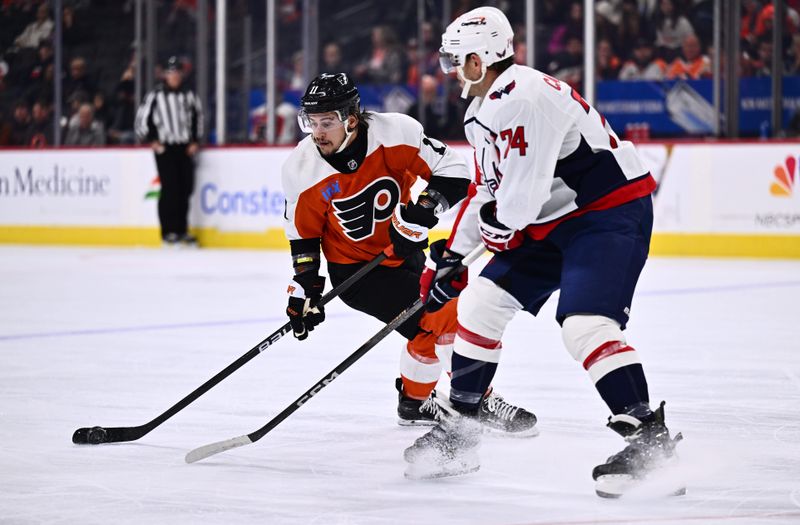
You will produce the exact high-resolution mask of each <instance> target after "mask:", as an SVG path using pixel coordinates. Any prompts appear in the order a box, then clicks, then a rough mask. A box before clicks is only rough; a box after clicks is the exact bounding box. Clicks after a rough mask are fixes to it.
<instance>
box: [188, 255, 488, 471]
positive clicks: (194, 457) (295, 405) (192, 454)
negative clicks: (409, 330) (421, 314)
mask: <svg viewBox="0 0 800 525" xmlns="http://www.w3.org/2000/svg"><path fill="white" fill-rule="evenodd" d="M484 251H486V249H485V248H484V247H483V244H481V245H480V246H478V247H477V248H475V249H474V250H472V251H471V252H470V253H469V254H468V255H467V256H466V257H464V260H463V264H464V266H469V265H470V264H471V263H472V262H473V261H475V260H476V259H478V257H480V256H481V254H483V253H484ZM454 271H458V270H454ZM423 306H424V304H423V303H422V301H420V300H419V299H417V300H416V301H415V302H414V304H412V305H411V306H409V307H407V308H406V309H405V310H403V311H402V312H400V313H399V314H397V317H395V318H394V319H392V320H391V321H390V322H389V324H387V325H386V326H384V327H383V328H381V329H380V330H379V331H378V332H377V333H376V334H375V335H373V336H372V337H371V338H370V339H369V340H368V341H367V342H366V343H364V344H363V345H361V346H360V347H358V349H357V350H356V351H355V352H353V353H352V354H350V355H349V356H347V358H346V359H345V360H344V361H342V362H341V363H339V364H338V365H337V366H336V368H334V369H333V370H331V371H330V372H328V374H326V375H325V377H323V378H322V379H320V380H319V381H318V382H317V383H316V384H314V386H312V387H311V388H309V389H308V390H306V391H305V392H304V393H303V395H301V396H300V397H298V398H297V399H295V400H294V401H293V402H292V404H290V405H289V406H287V407H286V408H284V409H283V411H282V412H281V413H280V414H278V415H277V416H275V417H274V418H272V419H271V420H270V421H269V422H268V423H267V424H266V425H264V426H263V427H261V428H259V429H258V430H256V431H254V432H251V433H249V434H245V435H244V436H238V437H235V438H231V439H226V440H223V441H217V442H216V443H211V444H208V445H203V446H202V447H198V448H196V449H194V450H191V451H189V453H188V454H186V458H185V460H186V463H195V462H197V461H200V460H201V459H205V458H208V457H210V456H213V455H215V454H219V453H220V452H225V451H226V450H231V449H234V448H239V447H243V446H245V445H249V444H251V443H255V442H256V441H258V440H259V439H261V438H262V437H264V436H265V435H267V434H268V433H269V432H270V431H271V430H272V429H273V428H275V427H277V426H278V425H279V424H280V423H281V422H282V421H283V420H284V419H286V418H287V417H289V416H290V415H292V414H293V413H294V412H295V411H296V410H297V409H299V408H300V407H301V406H303V405H304V404H306V402H308V401H309V400H310V399H311V398H312V397H314V396H315V395H317V394H318V393H319V392H320V390H322V389H323V388H325V387H326V386H328V385H329V384H331V383H333V381H334V380H335V379H336V378H337V377H339V376H340V375H342V373H344V371H345V370H347V369H348V368H350V366H352V365H353V364H354V363H355V362H356V361H358V360H359V359H361V358H362V357H363V356H364V354H366V353H367V352H369V351H370V350H371V349H372V348H373V347H375V346H376V345H377V344H378V343H380V342H381V341H382V340H383V339H384V338H385V337H386V336H387V335H389V334H390V333H392V332H393V331H394V330H395V328H397V327H398V326H400V325H401V324H403V323H404V322H405V321H406V320H407V319H408V318H409V317H411V316H412V315H414V314H415V313H416V312H417V311H418V310H419V309H420V308H422V307H423Z"/></svg>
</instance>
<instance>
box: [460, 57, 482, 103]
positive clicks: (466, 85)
mask: <svg viewBox="0 0 800 525" xmlns="http://www.w3.org/2000/svg"><path fill="white" fill-rule="evenodd" d="M456 71H457V72H458V77H459V78H460V79H461V80H463V81H464V88H463V89H462V90H461V98H467V95H468V94H469V88H471V87H472V84H479V83H480V82H481V81H482V80H483V78H484V77H485V76H486V64H484V63H483V62H481V78H479V79H478V80H469V79H467V77H465V76H464V66H458V67H457V68H456Z"/></svg>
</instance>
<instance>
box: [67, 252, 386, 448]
mask: <svg viewBox="0 0 800 525" xmlns="http://www.w3.org/2000/svg"><path fill="white" fill-rule="evenodd" d="M392 253H393V252H392V249H391V246H389V247H387V248H386V249H385V250H384V251H383V252H381V253H380V254H378V255H377V256H376V257H375V258H374V259H372V260H371V261H369V262H368V263H367V264H365V265H364V266H362V267H361V268H359V270H358V271H357V272H356V273H354V274H353V275H351V276H350V277H348V278H347V279H345V280H344V281H343V282H342V283H341V284H339V286H337V287H335V288H334V289H333V290H331V291H330V292H328V293H326V294H325V295H323V296H322V298H321V299H320V300H319V303H318V305H319V306H324V305H325V304H327V303H329V302H330V301H332V300H333V299H335V298H336V297H337V296H339V295H340V294H342V293H343V292H344V291H345V290H347V289H348V288H350V287H351V286H352V285H353V284H354V283H355V282H356V281H358V280H360V279H361V278H362V277H364V276H365V275H366V274H367V273H369V272H370V271H371V270H372V269H373V268H375V267H376V266H378V265H379V264H380V263H382V262H383V261H384V260H386V258H387V257H390V256H391V255H392ZM291 331H292V326H291V324H290V323H288V322H287V323H286V324H285V325H283V326H281V327H280V328H278V329H277V330H275V331H274V332H273V333H272V334H270V335H269V336H268V337H267V338H266V339H264V340H263V341H261V342H260V343H258V344H257V345H256V346H254V347H253V348H251V349H250V351H249V352H247V353H246V354H244V355H243V356H241V357H240V358H239V359H237V360H236V361H234V362H233V363H231V364H230V365H228V366H227V367H226V368H225V369H224V370H222V371H221V372H219V373H218V374H217V375H215V376H214V377H212V378H211V379H209V380H208V381H206V382H205V383H203V384H202V385H200V386H199V387H197V389H195V390H194V391H193V392H192V393H190V394H189V395H187V396H186V397H184V398H183V399H181V400H180V401H178V402H177V403H175V404H174V405H173V406H172V407H170V409H169V410H167V411H166V412H164V413H163V414H161V415H160V416H158V417H156V418H155V419H153V420H152V421H150V422H148V423H145V424H144V425H139V426H138V427H108V428H106V427H92V428H88V427H83V428H79V429H78V430H76V431H75V433H74V434H72V442H73V443H75V444H76V445H98V444H100V443H118V442H121V441H136V440H137V439H139V438H141V437H143V436H145V435H146V434H147V433H148V432H150V431H151V430H153V429H154V428H156V427H158V426H159V425H161V424H162V423H163V422H164V421H166V420H167V419H169V418H171V417H172V416H174V415H175V414H177V413H178V412H180V411H181V410H183V409H184V408H186V407H187V406H188V405H189V404H191V403H192V402H194V401H195V400H196V399H197V398H199V397H200V396H202V395H203V394H205V393H206V392H208V391H209V390H211V389H212V388H213V387H214V386H216V385H217V384H218V383H219V382H220V381H222V380H223V379H225V378H226V377H228V376H229V375H231V374H232V373H234V372H235V371H236V370H238V369H239V368H241V367H242V366H243V365H244V364H245V363H247V362H248V361H250V360H251V359H253V358H254V357H255V356H257V355H258V354H260V353H261V352H263V351H264V350H266V349H267V348H269V347H270V346H272V345H273V344H275V342H276V341H278V340H279V339H281V338H282V337H283V336H284V335H286V334H288V333H289V332H291Z"/></svg>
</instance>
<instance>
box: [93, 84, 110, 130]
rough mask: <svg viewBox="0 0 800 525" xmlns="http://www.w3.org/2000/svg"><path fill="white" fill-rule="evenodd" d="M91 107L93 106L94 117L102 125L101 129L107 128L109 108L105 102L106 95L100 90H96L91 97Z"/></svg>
mask: <svg viewBox="0 0 800 525" xmlns="http://www.w3.org/2000/svg"><path fill="white" fill-rule="evenodd" d="M92 107H93V108H94V119H95V120H96V121H97V122H99V123H100V124H102V125H103V129H108V127H109V125H110V124H111V110H110V109H109V108H108V104H107V103H106V96H105V95H104V94H103V92H102V91H97V92H96V93H95V94H94V97H92Z"/></svg>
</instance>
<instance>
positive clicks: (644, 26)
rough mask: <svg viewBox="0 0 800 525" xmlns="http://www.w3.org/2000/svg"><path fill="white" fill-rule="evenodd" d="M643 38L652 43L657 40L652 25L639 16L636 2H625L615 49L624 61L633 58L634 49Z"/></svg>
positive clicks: (629, 0) (622, 7)
mask: <svg viewBox="0 0 800 525" xmlns="http://www.w3.org/2000/svg"><path fill="white" fill-rule="evenodd" d="M642 38H645V39H648V40H651V41H652V40H653V39H654V38H655V37H654V36H653V32H652V29H651V28H650V24H648V22H647V20H646V19H644V18H642V16H641V15H640V14H639V6H638V4H637V3H636V0H623V1H622V6H621V17H620V24H619V28H618V31H617V35H616V37H615V39H614V44H615V46H614V49H616V50H617V51H619V52H620V53H622V58H623V59H628V58H631V57H632V56H633V49H634V47H635V46H636V44H637V42H638V41H639V40H640V39H642Z"/></svg>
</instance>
